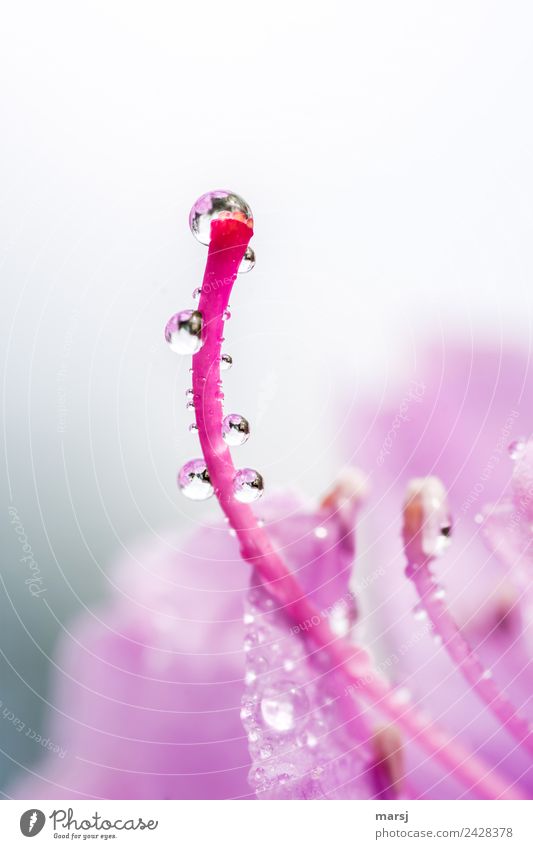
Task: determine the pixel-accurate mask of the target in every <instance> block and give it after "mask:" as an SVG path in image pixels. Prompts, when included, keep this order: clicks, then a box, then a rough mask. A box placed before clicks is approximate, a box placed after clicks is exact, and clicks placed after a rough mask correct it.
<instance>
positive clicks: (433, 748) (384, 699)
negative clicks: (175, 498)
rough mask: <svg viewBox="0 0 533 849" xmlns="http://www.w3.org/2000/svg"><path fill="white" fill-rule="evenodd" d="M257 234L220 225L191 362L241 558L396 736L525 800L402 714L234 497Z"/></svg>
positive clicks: (208, 457) (237, 225)
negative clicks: (229, 317) (245, 261)
mask: <svg viewBox="0 0 533 849" xmlns="http://www.w3.org/2000/svg"><path fill="white" fill-rule="evenodd" d="M252 235H253V233H252V230H251V229H250V228H249V227H248V226H247V225H246V224H243V223H242V222H240V221H237V220H233V219H223V220H221V219H215V220H214V221H212V223H211V242H210V245H209V254H208V258H207V265H206V269H205V274H204V279H203V283H202V287H201V296H200V302H199V305H198V309H199V311H200V312H201V313H202V316H203V329H202V338H203V346H202V348H201V349H200V351H199V352H198V353H197V354H195V355H194V357H193V392H194V403H195V411H196V424H197V426H198V435H199V438H200V444H201V447H202V451H203V456H204V460H205V462H206V465H207V469H208V473H209V476H210V479H211V482H212V484H213V487H214V490H215V494H216V496H217V498H218V501H219V503H220V506H221V507H222V510H223V511H224V513H225V515H226V516H227V518H228V520H229V522H230V525H231V527H232V528H233V529H234V530H235V532H236V534H237V537H238V540H239V544H240V549H241V554H242V557H243V558H244V559H245V560H246V561H247V562H249V563H250V564H251V566H252V567H253V568H254V569H255V570H257V573H258V574H259V575H260V576H261V578H262V579H263V580H264V581H265V582H266V584H267V585H268V587H269V590H270V592H271V593H272V594H273V596H274V597H275V598H276V599H277V600H278V601H279V602H280V603H281V604H282V605H283V606H284V609H285V611H286V612H287V613H288V615H289V616H290V617H291V618H292V619H293V621H295V622H296V623H299V622H304V621H306V620H307V619H311V620H312V621H315V619H318V624H317V625H316V627H314V628H313V629H312V630H311V632H310V635H311V638H312V639H313V641H314V643H315V645H316V646H317V648H318V649H319V650H321V651H323V652H324V653H326V654H327V656H328V657H329V660H330V663H331V667H332V669H338V670H340V671H342V672H343V673H344V674H345V676H346V677H347V678H348V680H349V681H351V682H354V683H355V685H356V686H357V688H358V691H359V692H360V693H361V695H363V696H365V697H366V698H367V699H368V700H369V701H371V702H373V703H375V704H376V706H377V707H378V708H379V709H381V710H382V711H383V713H384V714H385V715H386V716H387V717H388V718H389V719H390V720H392V721H393V722H394V723H395V724H396V725H397V726H398V728H400V729H401V730H403V731H404V732H405V733H406V734H407V735H408V736H410V737H412V738H413V739H414V740H416V741H417V742H419V744H420V745H421V746H423V747H424V748H425V749H426V751H428V752H429V753H430V754H431V755H432V756H433V757H434V758H435V759H436V760H438V761H439V762H440V763H441V764H442V766H444V767H446V768H447V769H448V770H450V772H451V773H453V775H454V776H455V777H456V778H457V779H458V780H459V781H461V782H462V783H463V784H464V785H465V786H466V787H467V788H468V789H471V790H476V791H477V792H478V793H480V794H482V795H483V796H485V797H486V798H507V799H510V798H511V799H512V798H515V799H516V798H520V794H519V792H517V791H516V790H513V789H512V788H509V785H508V782H506V781H505V779H503V778H501V777H500V776H498V775H497V774H496V773H495V772H494V771H493V770H491V768H490V766H489V765H487V764H486V763H484V762H483V761H482V760H481V759H480V758H478V757H477V756H475V755H474V754H473V753H472V752H470V751H469V750H468V749H466V748H464V747H463V746H462V745H461V744H460V743H457V742H456V741H455V740H453V739H451V738H450V737H449V736H448V735H446V734H445V733H444V732H442V731H440V730H439V729H438V728H437V727H436V726H435V725H434V724H430V723H428V722H427V720H426V719H425V718H424V717H423V716H422V715H421V714H420V713H419V712H418V711H416V710H415V709H414V708H413V707H412V706H410V705H402V707H401V708H399V707H398V704H397V703H396V701H395V699H394V694H393V692H392V691H391V689H390V687H389V686H388V684H387V683H386V682H385V681H384V680H383V679H382V678H381V677H379V676H378V675H377V674H376V673H374V672H373V671H372V666H371V661H370V658H369V656H368V653H367V652H366V651H365V650H364V649H362V648H360V647H358V646H354V645H351V644H349V643H347V642H346V641H344V640H343V639H341V638H339V637H337V636H336V635H335V634H334V633H333V632H332V630H331V628H330V626H329V623H328V621H327V619H325V618H323V617H322V616H320V612H319V610H318V608H315V606H314V604H313V603H312V602H311V601H310V600H309V599H308V598H307V596H306V594H305V593H304V592H303V590H302V589H301V587H300V585H299V583H298V581H297V580H296V578H295V577H294V575H293V574H292V573H291V571H290V570H289V569H288V568H287V566H286V565H285V563H284V562H283V560H282V559H281V557H280V556H279V554H278V553H277V552H276V551H275V549H274V548H273V546H272V544H271V542H270V539H269V537H268V535H267V534H266V532H265V531H264V529H263V528H261V527H260V526H259V525H258V523H257V520H256V518H255V515H254V513H253V511H252V509H251V508H250V507H249V506H248V505H247V504H242V503H241V502H239V501H237V500H236V499H235V497H234V491H233V479H234V477H235V473H236V469H235V466H234V464H233V461H232V458H231V453H230V451H229V449H228V447H227V445H226V444H225V442H224V440H223V438H222V419H223V409H222V397H223V396H222V391H221V381H220V357H221V346H222V341H223V331H224V313H225V311H226V309H227V306H228V301H229V296H230V293H231V290H232V287H233V283H234V282H235V279H236V276H237V272H238V269H239V265H240V263H241V261H242V258H243V256H244V253H245V250H246V248H247V246H248V242H249V241H250V238H251V237H252Z"/></svg>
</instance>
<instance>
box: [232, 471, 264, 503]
mask: <svg viewBox="0 0 533 849" xmlns="http://www.w3.org/2000/svg"><path fill="white" fill-rule="evenodd" d="M264 488H265V485H264V483H263V478H262V476H261V475H260V474H259V472H256V471H255V469H239V471H238V472H237V474H236V475H235V477H234V478H233V494H234V496H235V498H236V500H237V501H240V502H242V503H243V504H251V503H252V502H253V501H257V499H258V498H261V496H262V494H263V491H264Z"/></svg>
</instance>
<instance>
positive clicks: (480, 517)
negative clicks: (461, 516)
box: [474, 513, 483, 525]
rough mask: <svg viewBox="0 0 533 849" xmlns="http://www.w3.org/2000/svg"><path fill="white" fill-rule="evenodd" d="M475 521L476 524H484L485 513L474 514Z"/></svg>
mask: <svg viewBox="0 0 533 849" xmlns="http://www.w3.org/2000/svg"><path fill="white" fill-rule="evenodd" d="M474 522H475V523H476V525H482V524H483V513H476V515H475V516H474Z"/></svg>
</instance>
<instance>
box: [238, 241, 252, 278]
mask: <svg viewBox="0 0 533 849" xmlns="http://www.w3.org/2000/svg"><path fill="white" fill-rule="evenodd" d="M254 265H255V251H254V249H253V248H251V247H250V245H248V247H247V248H246V250H245V252H244V256H243V258H242V261H241V264H240V265H239V274H246V272H247V271H251V270H252V268H253V267H254Z"/></svg>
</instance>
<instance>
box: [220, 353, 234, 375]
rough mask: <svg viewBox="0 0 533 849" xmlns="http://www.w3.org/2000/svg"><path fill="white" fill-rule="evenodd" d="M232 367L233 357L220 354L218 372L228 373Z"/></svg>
mask: <svg viewBox="0 0 533 849" xmlns="http://www.w3.org/2000/svg"><path fill="white" fill-rule="evenodd" d="M232 365H233V357H232V356H231V355H230V354H222V356H221V358H220V370H221V371H229V369H230V368H231V367H232Z"/></svg>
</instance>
